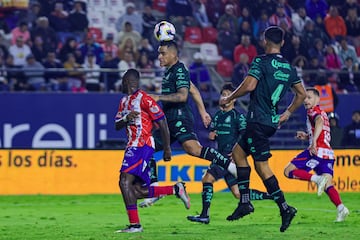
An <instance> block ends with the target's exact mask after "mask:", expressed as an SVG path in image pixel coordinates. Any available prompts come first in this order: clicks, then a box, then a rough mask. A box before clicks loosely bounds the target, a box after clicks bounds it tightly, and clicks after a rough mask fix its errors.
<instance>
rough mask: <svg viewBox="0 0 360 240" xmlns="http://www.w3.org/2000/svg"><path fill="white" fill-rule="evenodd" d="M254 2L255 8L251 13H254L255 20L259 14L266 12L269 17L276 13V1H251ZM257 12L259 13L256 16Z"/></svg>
mask: <svg viewBox="0 0 360 240" xmlns="http://www.w3.org/2000/svg"><path fill="white" fill-rule="evenodd" d="M252 2H255V3H254V4H255V6H254V8H252V10H253V11H252V12H253V13H255V14H254V15H255V18H256V16H260V14H259V13H261V12H262V11H266V13H267V15H268V16H271V15H272V14H273V13H274V12H275V11H276V6H277V4H278V1H277V0H260V1H252ZM254 10H257V11H258V12H259V13H258V14H256V11H254Z"/></svg>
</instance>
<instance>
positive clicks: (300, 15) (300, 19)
mask: <svg viewBox="0 0 360 240" xmlns="http://www.w3.org/2000/svg"><path fill="white" fill-rule="evenodd" d="M291 20H292V23H293V31H294V34H295V35H297V36H300V37H301V36H302V34H303V30H304V27H305V22H306V21H309V20H311V19H310V17H309V16H307V15H306V9H305V6H300V7H298V8H297V9H296V12H294V13H293V14H292V15H291Z"/></svg>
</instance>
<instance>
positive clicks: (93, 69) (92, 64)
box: [82, 53, 104, 92]
mask: <svg viewBox="0 0 360 240" xmlns="http://www.w3.org/2000/svg"><path fill="white" fill-rule="evenodd" d="M82 68H83V69H84V71H85V88H86V90H87V91H89V92H99V91H100V90H103V89H104V87H103V86H102V84H101V83H100V78H99V77H100V71H99V70H100V66H99V65H98V64H96V59H95V55H94V54H93V53H89V54H88V55H87V56H86V57H85V63H84V64H83V65H82Z"/></svg>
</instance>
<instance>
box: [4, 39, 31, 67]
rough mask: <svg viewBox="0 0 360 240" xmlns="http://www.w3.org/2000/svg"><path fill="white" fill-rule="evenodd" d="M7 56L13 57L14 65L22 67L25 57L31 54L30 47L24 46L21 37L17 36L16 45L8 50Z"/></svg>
mask: <svg viewBox="0 0 360 240" xmlns="http://www.w3.org/2000/svg"><path fill="white" fill-rule="evenodd" d="M9 54H11V55H12V56H13V57H14V65H17V66H24V65H25V63H26V56H28V55H29V54H31V50H30V47H29V46H28V45H26V44H25V42H24V39H23V37H21V36H19V37H18V38H17V39H16V43H15V44H14V45H11V46H10V48H9Z"/></svg>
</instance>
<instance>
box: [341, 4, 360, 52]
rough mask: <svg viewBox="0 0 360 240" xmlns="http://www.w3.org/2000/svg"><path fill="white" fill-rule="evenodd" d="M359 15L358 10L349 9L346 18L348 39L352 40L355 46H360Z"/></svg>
mask: <svg viewBox="0 0 360 240" xmlns="http://www.w3.org/2000/svg"><path fill="white" fill-rule="evenodd" d="M359 11H360V10H359ZM359 13H360V12H357V10H356V8H349V10H348V11H347V15H346V17H345V24H346V29H347V37H348V38H350V39H351V40H352V42H353V43H354V45H355V46H359V45H360V42H359V37H360V18H359V15H358V14H359Z"/></svg>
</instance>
